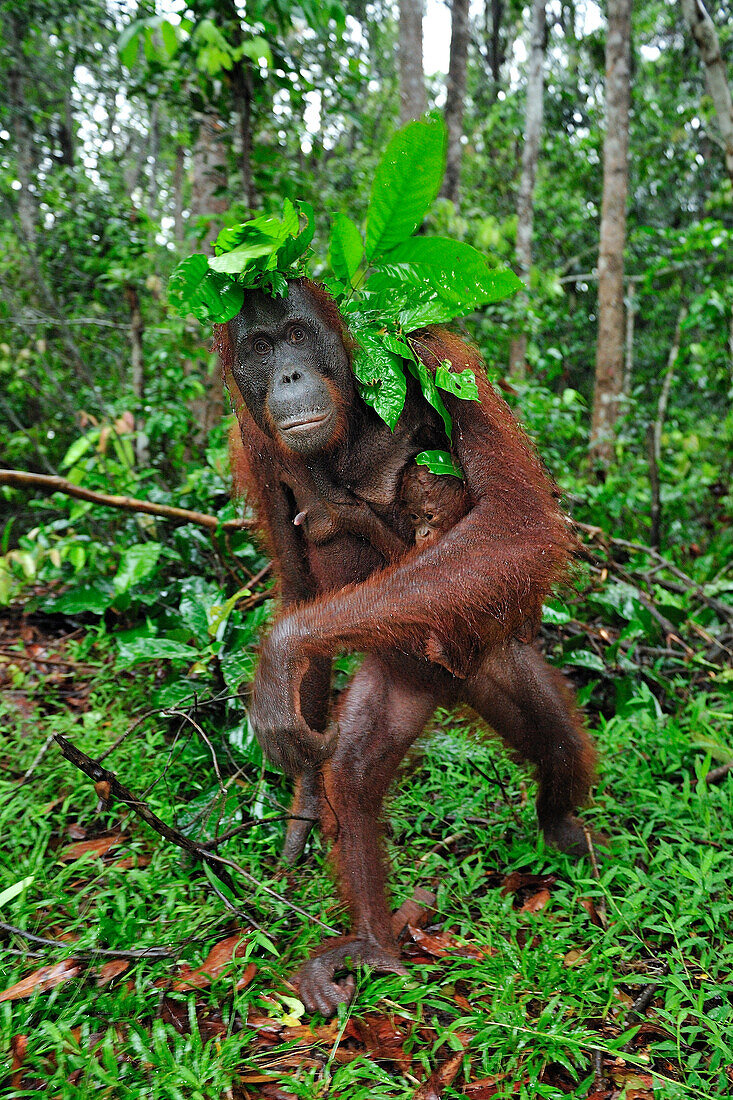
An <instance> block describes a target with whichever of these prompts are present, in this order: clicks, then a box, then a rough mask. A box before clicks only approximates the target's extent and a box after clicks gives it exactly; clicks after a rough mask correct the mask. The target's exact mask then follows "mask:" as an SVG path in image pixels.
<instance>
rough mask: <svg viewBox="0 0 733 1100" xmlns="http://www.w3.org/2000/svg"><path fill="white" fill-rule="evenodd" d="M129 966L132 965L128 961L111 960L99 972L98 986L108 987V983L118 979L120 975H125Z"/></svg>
mask: <svg viewBox="0 0 733 1100" xmlns="http://www.w3.org/2000/svg"><path fill="white" fill-rule="evenodd" d="M129 966H130V963H129V961H128V960H127V959H110V960H109V962H106V963H104V965H103V966H100V968H99V970H98V971H97V985H106V984H107V982H111V981H112V979H113V978H117V977H119V975H120V974H124V973H125V971H126V970H127V969H128V968H129Z"/></svg>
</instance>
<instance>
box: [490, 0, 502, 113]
mask: <svg viewBox="0 0 733 1100" xmlns="http://www.w3.org/2000/svg"><path fill="white" fill-rule="evenodd" d="M489 4H491V38H490V41H489V58H490V65H491V75H492V77H493V79H494V99H496V95H497V92H498V91H499V81H500V78H501V66H502V65H503V63H504V54H503V51H502V48H501V21H502V18H503V16H504V5H503V3H502V0H486V12H487V16H488V11H489Z"/></svg>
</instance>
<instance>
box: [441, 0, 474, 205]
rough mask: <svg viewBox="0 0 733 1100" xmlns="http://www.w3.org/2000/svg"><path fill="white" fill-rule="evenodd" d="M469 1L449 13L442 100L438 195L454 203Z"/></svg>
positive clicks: (458, 178)
mask: <svg viewBox="0 0 733 1100" xmlns="http://www.w3.org/2000/svg"><path fill="white" fill-rule="evenodd" d="M468 5H469V0H453V4H452V10H451V36H450V64H449V67H448V88H447V95H446V100H445V122H446V126H447V128H448V155H447V160H446V166H445V179H444V180H443V190H442V192H441V194H442V195H443V196H444V198H446V199H450V200H451V202H452V203H455V204H457V203H458V189H459V184H460V181H461V138H462V137H463V101H464V99H465V97H466V61H467V59H468V40H469V26H468Z"/></svg>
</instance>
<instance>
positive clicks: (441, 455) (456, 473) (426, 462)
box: [415, 451, 463, 479]
mask: <svg viewBox="0 0 733 1100" xmlns="http://www.w3.org/2000/svg"><path fill="white" fill-rule="evenodd" d="M415 462H416V463H417V464H418V466H427V468H428V469H429V470H430V473H431V474H452V475H453V477H460V478H461V479H462V478H463V470H462V469H461V467H460V466H459V465H458V463H457V462H456V460H455V458H454V457H453V455H452V454H451V453H450V451H420V454H419V455H415Z"/></svg>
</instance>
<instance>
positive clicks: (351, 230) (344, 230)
mask: <svg viewBox="0 0 733 1100" xmlns="http://www.w3.org/2000/svg"><path fill="white" fill-rule="evenodd" d="M363 255H364V244H363V242H362V239H361V233H360V232H359V230H358V229H357V228H356V226H355V225H354V223H353V222H352V220H351V218H347V217H346V215H345V214H337V215H336V217H335V218H334V220H333V226H332V228H331V247H330V249H329V252H328V258H329V260H330V263H331V267H332V268H333V271H334V274H335V275H336V277H337V278H339V279H341V280H342V281H343V282H344V283H351V281H352V279H353V278H354V275H355V274H356V272H357V270H358V267H359V264H360V263H361V260H362V257H363Z"/></svg>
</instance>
